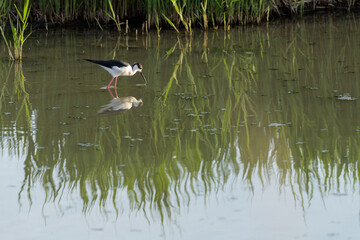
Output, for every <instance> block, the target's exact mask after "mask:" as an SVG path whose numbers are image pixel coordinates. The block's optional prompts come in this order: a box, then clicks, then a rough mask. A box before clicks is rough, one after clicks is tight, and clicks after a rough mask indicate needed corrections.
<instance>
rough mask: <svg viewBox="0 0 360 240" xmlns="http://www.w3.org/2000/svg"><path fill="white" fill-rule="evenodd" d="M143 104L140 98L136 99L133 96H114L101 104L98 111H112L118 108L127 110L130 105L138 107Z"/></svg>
mask: <svg viewBox="0 0 360 240" xmlns="http://www.w3.org/2000/svg"><path fill="white" fill-rule="evenodd" d="M142 104H143V101H142V99H139V100H137V99H136V98H135V97H133V96H128V97H116V98H113V99H111V101H110V103H109V104H106V105H104V106H102V108H101V109H100V110H99V111H98V113H99V114H100V113H104V112H114V111H119V110H129V109H130V108H132V107H139V106H141V105H142Z"/></svg>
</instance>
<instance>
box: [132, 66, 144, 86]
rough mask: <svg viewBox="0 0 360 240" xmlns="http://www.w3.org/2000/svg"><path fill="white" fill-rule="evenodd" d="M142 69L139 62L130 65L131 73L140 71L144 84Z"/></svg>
mask: <svg viewBox="0 0 360 240" xmlns="http://www.w3.org/2000/svg"><path fill="white" fill-rule="evenodd" d="M142 69H143V66H142V65H141V64H140V63H134V64H133V65H132V70H133V74H135V73H136V72H140V74H141V76H142V78H143V79H144V81H145V84H146V78H145V76H144V74H143V73H142Z"/></svg>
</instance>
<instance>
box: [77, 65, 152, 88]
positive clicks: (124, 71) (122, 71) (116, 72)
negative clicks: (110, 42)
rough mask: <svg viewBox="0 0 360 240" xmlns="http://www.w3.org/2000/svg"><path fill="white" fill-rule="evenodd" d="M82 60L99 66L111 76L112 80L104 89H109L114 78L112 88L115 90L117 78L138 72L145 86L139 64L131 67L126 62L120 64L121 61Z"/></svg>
mask: <svg viewBox="0 0 360 240" xmlns="http://www.w3.org/2000/svg"><path fill="white" fill-rule="evenodd" d="M84 60H85V61H89V62H92V63H95V64H97V65H99V66H100V67H102V68H103V69H105V70H106V71H108V72H109V73H110V74H111V75H112V76H113V78H112V79H111V81H110V82H109V84H108V85H107V87H106V88H107V89H108V88H109V87H110V85H111V83H112V82H113V81H114V78H115V85H114V86H115V89H116V83H117V78H118V76H133V75H134V74H135V73H137V72H139V73H140V74H141V76H142V77H143V79H144V81H145V84H146V79H145V76H144V74H143V73H142V72H141V71H142V69H143V67H142V65H141V64H140V63H134V64H133V65H130V64H129V63H127V62H122V61H118V60H107V61H102V60H91V59H84Z"/></svg>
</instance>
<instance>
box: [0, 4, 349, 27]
mask: <svg viewBox="0 0 360 240" xmlns="http://www.w3.org/2000/svg"><path fill="white" fill-rule="evenodd" d="M15 2H17V1H15V0H2V1H1V2H0V16H1V15H3V14H4V13H7V12H9V11H11V12H16V9H15V8H14V3H15ZM305 4H307V5H306V6H305ZM316 4H323V5H325V7H326V6H327V5H326V2H321V3H320V2H316V3H314V5H311V4H308V2H306V1H292V0H285V1H279V0H270V1H264V0H256V1H253V0H170V1H160V0H144V1H132V0H122V1H113V0H91V1H88V0H76V1H60V0H37V1H34V2H32V5H33V9H35V10H36V11H34V12H33V13H32V14H31V16H30V18H31V21H34V22H35V21H36V22H42V23H45V24H65V23H68V22H71V21H86V22H88V23H89V22H93V23H94V24H96V23H109V22H111V21H113V22H115V24H116V28H117V30H118V31H120V25H121V24H122V22H125V21H126V20H128V21H129V24H130V27H131V25H133V26H134V25H136V26H140V25H141V24H142V23H143V22H145V21H146V22H147V25H148V28H154V29H156V30H157V31H158V32H160V29H161V28H165V27H168V28H171V27H172V28H174V26H176V28H178V27H179V26H178V24H179V23H181V24H182V25H183V27H184V28H185V31H186V32H188V33H191V27H192V26H200V27H201V28H203V29H204V30H206V29H208V27H209V22H210V23H212V25H213V27H214V28H216V27H217V26H223V27H224V29H225V30H228V29H229V28H230V26H232V25H241V24H247V23H250V22H260V21H264V20H266V21H269V19H270V17H271V16H272V15H280V14H281V12H291V13H293V14H301V13H302V12H303V10H304V8H305V7H307V9H309V10H311V9H315V7H316V6H317V5H316ZM346 4H347V7H348V9H351V8H354V7H355V1H354V0H346ZM281 10H285V11H281ZM160 16H163V17H160ZM6 18H8V17H6ZM174 23H175V24H174ZM99 25H100V24H99ZM174 29H175V28H174Z"/></svg>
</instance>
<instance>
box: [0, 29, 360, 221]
mask: <svg viewBox="0 0 360 240" xmlns="http://www.w3.org/2000/svg"><path fill="white" fill-rule="evenodd" d="M327 27H328V28H329V29H328V31H326V34H324V33H323V32H321V31H320V30H319V29H322V28H321V24H319V25H311V24H306V23H302V25H301V27H300V28H297V26H295V25H292V24H285V25H283V26H280V27H274V28H273V29H272V32H269V29H263V28H252V29H249V30H241V29H237V30H234V31H232V32H231V33H223V32H221V31H219V32H208V33H196V34H194V35H193V37H191V38H188V37H178V38H177V37H174V36H173V35H171V36H169V37H167V36H166V35H165V34H163V35H162V36H161V39H158V38H157V36H156V35H155V34H154V36H152V35H150V36H148V37H144V36H142V37H141V38H139V39H135V38H131V37H130V38H129V37H127V38H125V39H119V38H118V37H116V40H114V39H115V38H114V37H113V36H111V35H109V36H106V37H103V36H101V37H99V36H97V35H96V34H94V35H90V34H89V35H90V40H87V39H89V36H85V37H87V39H85V37H81V35H80V34H79V35H76V34H74V33H69V34H68V35H67V34H65V35H64V36H62V37H61V38H60V39H62V42H65V43H61V42H59V40H57V38H56V35H55V37H54V36H51V37H48V38H45V39H43V38H40V41H41V42H44V45H41V46H38V47H39V48H46V49H49V52H51V54H50V56H51V58H53V56H55V57H54V59H53V62H52V64H53V65H50V64H49V65H46V64H47V63H46V61H49V60H48V59H49V58H50V56H47V55H44V56H42V55H41V56H37V55H36V54H35V53H34V57H33V58H35V57H39V59H40V60H38V61H39V62H35V63H33V64H32V65H31V66H32V67H31V70H29V69H30V67H27V68H26V69H27V72H26V71H24V74H23V73H22V70H20V69H21V68H18V70H16V68H15V71H14V72H15V74H14V75H15V76H14V79H15V81H14V82H15V86H18V87H15V88H14V89H21V91H20V90H17V91H15V90H14V91H13V93H12V92H11V91H10V90H8V89H9V88H10V86H12V85H14V82H13V81H11V79H12V77H9V76H11V73H9V71H10V72H11V71H12V70H11V69H12V68H10V70H8V71H2V72H3V73H2V74H3V76H5V77H2V79H3V80H4V84H3V86H4V87H3V89H2V93H3V92H9V93H8V94H7V95H8V96H7V97H5V95H6V94H2V95H1V97H2V105H1V107H2V108H1V109H2V112H8V111H9V112H11V113H14V114H10V115H4V114H2V122H3V129H2V138H1V140H2V141H1V147H2V149H3V151H4V150H5V151H9V152H10V153H11V154H12V155H18V156H19V157H20V156H22V155H24V156H25V157H24V159H25V161H24V173H25V176H24V181H23V185H22V187H21V190H20V192H19V202H20V203H22V202H24V201H30V202H31V201H32V188H33V187H34V185H37V184H41V185H42V187H43V189H44V192H45V199H44V201H45V204H46V203H49V202H55V203H59V204H60V203H61V202H62V199H63V198H64V197H66V198H68V197H69V195H70V196H73V195H79V196H80V199H81V203H82V206H83V212H84V214H87V213H88V212H89V211H91V210H92V209H93V208H94V207H98V208H100V209H101V210H102V211H103V212H104V213H105V214H106V210H107V209H108V208H109V207H110V206H109V204H112V207H113V208H114V209H115V211H116V212H117V214H120V213H121V212H122V208H124V206H126V204H125V202H128V205H129V207H130V209H131V210H134V211H142V212H143V213H144V214H145V216H148V217H149V219H151V217H153V216H155V217H156V216H157V215H159V216H160V217H161V220H162V221H164V220H166V219H171V218H172V216H173V215H174V214H175V215H176V214H178V213H179V211H180V210H179V209H181V208H183V207H186V206H187V205H188V204H189V202H190V201H191V200H192V199H193V198H195V197H198V196H202V197H203V198H204V200H206V197H207V196H208V195H209V194H210V193H212V192H217V191H221V190H222V189H223V188H224V186H225V185H226V184H231V183H232V182H236V180H237V179H242V181H243V182H244V185H246V186H248V187H249V188H250V191H251V189H252V188H253V187H254V185H253V181H254V179H259V180H260V181H261V182H262V184H263V185H266V184H269V183H270V182H271V181H274V180H272V178H273V177H274V176H275V177H276V178H277V179H276V183H277V184H278V185H279V188H280V189H282V188H283V187H284V186H286V185H290V186H291V189H292V192H293V196H294V199H296V201H299V202H300V204H301V205H302V206H303V207H304V206H306V205H307V204H308V203H309V201H311V197H312V195H313V193H314V191H319V192H322V193H324V194H325V193H329V192H334V191H335V192H341V191H343V189H342V184H341V183H342V182H346V183H349V185H350V186H355V185H356V184H357V177H358V174H359V167H358V163H357V162H358V159H359V150H358V146H359V128H360V127H359V121H358V119H360V118H359V113H358V111H357V101H356V100H355V101H352V100H350V101H341V100H339V99H338V98H337V97H338V95H340V94H344V93H349V94H350V96H354V97H357V96H356V92H355V91H354V89H359V88H358V87H359V86H358V84H359V83H358V81H356V79H358V78H357V77H358V76H359V72H358V69H357V68H355V67H354V66H353V62H356V60H355V59H356V56H359V50H358V48H356V49H354V48H351V46H354V45H356V44H358V42H359V39H358V37H355V36H353V37H346V36H345V38H346V40H347V42H346V44H345V46H344V44H343V39H342V38H340V39H339V40H338V41H336V36H339V34H341V32H340V33H339V32H338V31H341V30H337V31H336V30H334V29H335V27H334V25H332V24H329V26H327ZM58 37H59V36H58ZM29 41H31V39H29ZM32 41H33V40H32ZM121 41H123V43H122V42H121ZM159 41H161V42H159ZM93 44H94V45H95V46H99V47H93V46H94V45H93ZM80 45H84V46H85V47H84V46H80ZM340 45H341V47H340ZM87 46H91V47H87ZM103 46H106V47H103ZM111 46H115V48H111ZM33 47H34V48H36V46H35V44H34V46H33ZM102 48H105V49H102ZM84 49H85V50H84ZM117 51H121V53H122V54H123V55H124V58H126V57H127V58H131V57H132V55H133V54H134V55H135V57H134V59H136V58H141V59H142V61H141V63H142V65H144V74H145V75H146V77H147V78H148V80H149V83H150V84H149V86H148V87H147V88H144V87H140V88H135V87H133V85H135V83H134V82H136V81H137V78H135V77H134V78H133V79H132V80H129V81H127V79H122V80H121V81H122V84H123V85H122V87H121V88H119V89H118V91H119V96H130V95H137V96H135V97H142V98H143V102H144V105H143V106H142V107H140V108H136V109H131V110H129V111H126V112H121V114H120V113H119V114H116V113H115V114H105V115H98V114H97V111H98V110H99V108H100V106H101V105H104V104H106V103H107V102H108V101H109V100H110V96H109V95H108V94H107V92H102V91H100V90H99V89H98V88H99V86H101V85H104V83H102V82H101V81H100V79H106V81H107V78H108V77H109V76H108V75H105V74H106V73H104V72H100V70H101V69H100V70H99V71H97V70H94V69H90V68H86V67H84V65H83V64H82V63H79V61H77V59H81V58H83V56H84V55H86V56H97V55H98V56H101V54H104V53H105V55H106V54H107V56H108V57H109V56H110V57H111V56H115V55H120V54H118V53H117ZM64 52H67V53H68V54H64ZM84 52H86V53H85V54H84ZM144 52H146V53H145V54H144ZM53 53H55V54H53ZM144 56H145V57H144ZM33 61H34V60H33ZM24 62H25V61H24ZM30 62H31V61H30ZM39 65H42V67H39ZM64 65H65V67H64ZM146 66H147V67H146ZM1 67H2V68H3V69H5V70H6V69H8V68H7V66H5V65H4V64H2V66H1ZM34 68H35V70H34ZM89 72H91V75H90V74H89ZM9 74H10V75H9ZM24 75H25V76H26V79H31V80H29V81H31V85H30V86H29V89H26V87H25V85H23V83H24V82H25V81H24ZM83 78H84V79H83ZM9 79H10V80H9ZM16 79H23V80H22V81H17V80H16ZM50 79H51V82H49V81H50ZM354 79H355V80H354ZM109 80H110V79H109ZM106 81H105V80H104V82H106ZM17 82H20V83H22V84H19V83H17ZM50 83H51V84H50ZM16 84H18V85H16ZM26 90H27V91H28V92H29V94H27V91H26ZM10 93H11V94H10ZM15 93H16V94H15ZM15 95H17V98H16V99H17V101H18V102H17V103H16V104H9V102H7V100H3V99H7V98H10V99H12V98H14V96H15ZM29 95H30V97H29ZM20 96H21V97H20ZM24 99H25V100H24ZM22 101H25V103H23V102H22ZM22 106H24V108H23V107H22ZM22 109H25V110H22ZM13 123H16V124H15V125H14V124H13ZM29 123H30V124H29ZM8 136H9V138H6V137H8ZM19 146H22V147H19ZM124 193H125V194H126V195H124ZM125 196H126V197H125Z"/></svg>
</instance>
